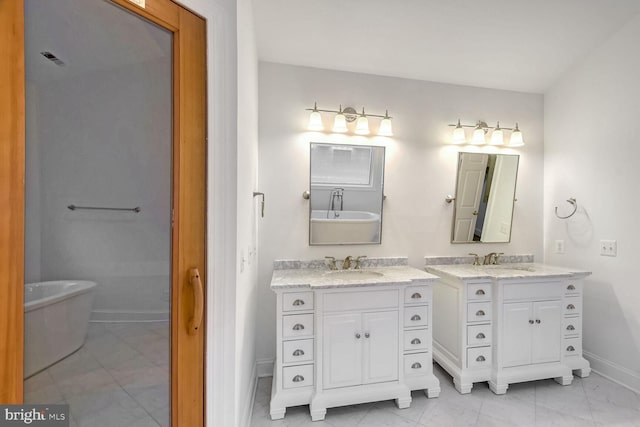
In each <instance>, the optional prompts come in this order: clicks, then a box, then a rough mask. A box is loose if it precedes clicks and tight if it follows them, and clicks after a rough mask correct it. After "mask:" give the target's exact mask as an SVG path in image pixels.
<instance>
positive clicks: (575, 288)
mask: <svg viewBox="0 0 640 427" xmlns="http://www.w3.org/2000/svg"><path fill="white" fill-rule="evenodd" d="M581 293H582V282H580V281H578V280H568V281H567V282H565V285H564V294H565V295H566V296H570V295H580V294H581Z"/></svg>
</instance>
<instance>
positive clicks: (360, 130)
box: [355, 115, 369, 135]
mask: <svg viewBox="0 0 640 427" xmlns="http://www.w3.org/2000/svg"><path fill="white" fill-rule="evenodd" d="M355 133H356V134H358V135H369V119H367V117H366V116H364V115H362V116H360V117H358V121H357V122H356V130H355Z"/></svg>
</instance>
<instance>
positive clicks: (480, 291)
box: [476, 289, 484, 295]
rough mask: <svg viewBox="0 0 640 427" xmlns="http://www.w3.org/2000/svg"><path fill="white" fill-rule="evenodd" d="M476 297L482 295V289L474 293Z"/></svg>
mask: <svg viewBox="0 0 640 427" xmlns="http://www.w3.org/2000/svg"><path fill="white" fill-rule="evenodd" d="M476 295H484V291H483V290H482V289H478V290H477V291H476Z"/></svg>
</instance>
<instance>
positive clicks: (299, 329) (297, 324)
mask: <svg viewBox="0 0 640 427" xmlns="http://www.w3.org/2000/svg"><path fill="white" fill-rule="evenodd" d="M303 329H304V325H303V324H301V323H296V324H295V325H293V330H294V331H301V330H303Z"/></svg>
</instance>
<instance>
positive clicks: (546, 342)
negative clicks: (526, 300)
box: [531, 301, 562, 363]
mask: <svg viewBox="0 0 640 427" xmlns="http://www.w3.org/2000/svg"><path fill="white" fill-rule="evenodd" d="M533 319H534V321H535V324H534V328H533V341H532V353H531V362H532V363H548V362H558V361H560V351H561V348H560V347H561V340H562V304H561V302H560V301H541V302H534V303H533Z"/></svg>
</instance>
